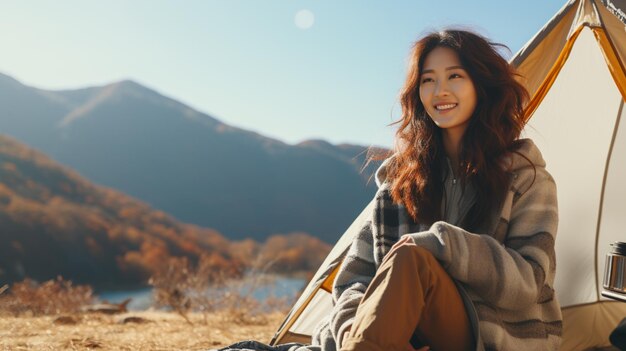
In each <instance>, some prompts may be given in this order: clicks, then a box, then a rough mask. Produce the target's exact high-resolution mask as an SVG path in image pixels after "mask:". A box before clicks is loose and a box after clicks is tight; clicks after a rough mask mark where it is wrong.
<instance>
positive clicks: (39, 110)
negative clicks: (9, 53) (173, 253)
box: [0, 75, 378, 243]
mask: <svg viewBox="0 0 626 351" xmlns="http://www.w3.org/2000/svg"><path fill="white" fill-rule="evenodd" d="M242 103H245V99H243V98H242ZM0 106H2V109H1V110H0V111H2V112H1V113H2V116H0V130H2V131H3V132H4V133H7V134H9V135H12V136H14V137H16V138H18V139H19V140H21V141H23V142H25V143H27V144H29V145H31V146H33V147H35V148H37V149H39V150H41V151H43V152H44V153H45V154H47V155H49V156H50V157H51V158H53V159H55V160H57V161H59V162H60V163H62V164H64V165H66V166H69V167H71V168H72V169H74V170H76V171H77V172H79V173H80V174H81V175H83V176H85V177H87V178H88V179H90V180H92V181H94V182H96V183H98V184H102V185H104V186H107V187H111V188H115V189H117V190H119V191H122V192H124V193H126V194H128V195H130V196H133V197H136V198H138V199H141V200H142V201H145V202H146V203H148V204H150V205H151V206H152V207H154V208H157V209H159V210H162V211H165V212H167V213H168V214H171V215H173V216H174V217H176V218H177V219H179V220H181V221H184V222H189V223H194V224H196V225H199V226H203V227H211V228H215V229H216V230H218V231H219V232H221V233H224V234H225V235H226V236H227V237H229V238H231V239H243V238H247V237H252V238H255V239H258V240H264V239H266V238H267V237H269V236H270V235H272V234H276V233H290V232H307V233H310V234H313V235H315V236H318V237H320V238H321V239H323V240H324V241H326V242H328V243H334V242H335V241H336V240H337V239H338V237H339V236H340V235H341V233H343V231H344V230H345V229H346V228H347V226H348V225H349V224H350V223H351V221H352V220H353V219H354V217H355V216H356V215H357V214H358V213H359V212H360V210H361V209H362V208H363V207H364V206H365V205H366V204H367V202H368V201H369V200H370V199H371V198H372V196H373V194H374V192H375V185H374V182H373V181H368V179H369V178H370V176H371V174H372V172H373V170H374V169H375V168H376V167H377V165H378V163H376V162H374V163H372V164H370V165H369V166H368V167H366V168H365V169H364V171H363V172H361V168H362V167H363V165H364V160H365V153H366V150H367V148H366V147H363V146H357V145H346V144H344V145H332V144H329V143H327V142H325V141H321V140H311V141H305V142H302V143H299V144H297V145H289V144H286V143H283V142H281V141H278V140H275V139H271V138H267V137H264V136H262V135H260V134H257V133H254V132H250V131H246V130H243V129H240V128H236V127H232V126H229V125H227V124H225V123H223V122H221V121H219V120H217V119H215V118H213V117H211V116H209V115H207V114H204V113H201V112H198V111H196V110H194V109H192V108H190V107H188V106H186V105H184V104H182V103H180V102H177V101H176V100H173V99H170V98H168V97H165V96H163V95H161V94H159V93H157V92H155V91H153V90H151V89H148V88H146V87H144V86H142V85H140V84H138V83H136V82H133V81H122V82H117V83H114V84H109V85H106V86H102V87H91V88H85V89H78V90H64V91H46V90H41V89H36V88H32V87H28V86H25V85H23V84H21V83H20V82H18V81H16V80H15V79H13V78H11V77H9V76H6V75H0ZM265 118H271V116H265Z"/></svg>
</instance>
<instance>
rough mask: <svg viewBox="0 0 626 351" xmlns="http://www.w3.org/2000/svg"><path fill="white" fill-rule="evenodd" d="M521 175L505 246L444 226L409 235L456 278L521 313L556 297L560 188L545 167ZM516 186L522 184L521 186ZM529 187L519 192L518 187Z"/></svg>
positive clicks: (487, 237) (493, 302) (485, 297)
mask: <svg viewBox="0 0 626 351" xmlns="http://www.w3.org/2000/svg"><path fill="white" fill-rule="evenodd" d="M534 173H535V172H534V171H533V170H532V169H531V170H530V171H529V172H528V171H527V172H524V173H522V174H520V176H519V178H521V179H518V181H517V182H514V183H513V184H514V187H513V188H512V189H513V191H512V192H510V193H509V196H510V197H511V201H509V202H508V204H509V205H507V201H505V207H507V206H509V207H508V208H503V210H502V214H504V216H503V219H501V220H505V221H506V220H507V218H506V217H507V216H506V214H507V212H508V211H509V210H510V217H508V231H507V233H506V237H505V240H504V243H503V244H501V243H499V242H498V241H497V240H495V239H494V238H493V237H492V236H491V235H484V234H483V235H481V234H474V233H470V232H467V231H465V230H463V229H461V228H459V227H456V226H453V225H451V224H448V223H446V222H436V223H434V224H433V225H432V226H431V227H430V229H429V230H428V231H424V232H418V233H409V234H406V235H409V236H410V237H411V238H412V239H413V241H414V242H415V243H416V244H417V245H419V246H422V247H424V248H426V249H428V250H429V251H430V252H431V253H432V254H433V255H434V256H435V257H436V258H437V259H438V260H439V261H440V262H441V263H442V265H443V267H444V268H445V269H446V271H447V272H448V273H449V274H450V275H451V276H452V277H453V278H454V279H456V280H458V281H460V282H462V283H464V284H465V285H467V286H468V287H469V288H470V289H471V290H473V291H474V292H476V293H477V294H478V295H480V296H481V297H482V299H483V300H484V301H485V302H487V303H489V304H491V305H493V306H495V307H499V308H504V309H509V310H517V309H520V308H525V307H527V306H528V305H530V304H535V303H541V302H543V301H547V300H550V299H552V297H553V295H554V290H553V289H552V283H553V279H554V272H555V254H554V242H555V235H556V230H557V223H558V210H557V196H556V185H555V183H554V180H553V179H552V177H551V176H550V174H549V173H548V172H547V171H545V169H544V168H539V167H537V169H536V177H535V174H534ZM515 184H518V185H517V187H516V186H515ZM520 188H521V189H527V190H525V191H523V192H521V193H520V191H519V190H518V189H520Z"/></svg>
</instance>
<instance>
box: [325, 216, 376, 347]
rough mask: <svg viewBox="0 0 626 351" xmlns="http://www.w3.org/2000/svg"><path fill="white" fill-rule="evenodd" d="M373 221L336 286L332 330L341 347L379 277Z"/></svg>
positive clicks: (364, 229) (345, 263)
mask: <svg viewBox="0 0 626 351" xmlns="http://www.w3.org/2000/svg"><path fill="white" fill-rule="evenodd" d="M371 225H372V224H371V217H370V218H368V219H367V220H366V222H365V224H364V225H363V227H362V228H361V230H360V231H359V232H358V233H357V235H356V237H355V238H354V239H353V241H352V244H351V246H350V248H349V249H348V252H347V254H346V257H345V258H344V261H343V263H342V264H341V267H340V269H339V271H338V272H337V277H336V278H335V282H334V284H333V302H334V306H333V310H332V312H331V318H330V329H331V333H332V334H333V337H334V339H335V341H336V346H337V350H339V348H340V346H341V342H342V339H343V334H344V332H345V331H346V330H348V328H350V327H351V326H352V322H353V320H354V316H355V314H356V310H357V307H358V305H359V303H360V302H361V298H362V297H363V295H364V294H365V290H366V289H367V287H368V286H369V284H370V282H371V281H372V279H373V277H374V275H375V274H376V267H375V264H374V251H373V250H374V249H373V246H372V242H373V238H372V230H371Z"/></svg>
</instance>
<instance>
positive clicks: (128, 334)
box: [0, 311, 285, 351]
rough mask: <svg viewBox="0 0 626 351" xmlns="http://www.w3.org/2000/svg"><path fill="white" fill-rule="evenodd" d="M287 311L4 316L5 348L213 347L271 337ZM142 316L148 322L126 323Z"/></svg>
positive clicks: (1, 338)
mask: <svg viewBox="0 0 626 351" xmlns="http://www.w3.org/2000/svg"><path fill="white" fill-rule="evenodd" d="M284 316H285V314H284V313H281V312H275V313H272V314H268V315H262V316H260V317H256V318H253V319H248V320H246V321H236V318H235V317H233V315H232V314H228V313H215V314H211V315H208V317H207V320H206V321H205V320H204V319H203V316H202V315H200V314H191V315H189V317H190V320H191V321H192V322H193V325H192V324H189V323H188V322H187V321H185V319H183V318H182V317H181V316H179V315H177V314H175V313H170V312H160V311H141V312H129V313H125V314H118V315H103V314H94V313H90V314H76V315H66V316H64V317H65V318H64V319H66V321H65V324H63V323H62V322H63V319H61V320H57V318H59V316H41V317H11V316H0V350H97V351H100V350H208V349H216V348H220V347H223V346H226V345H229V344H232V343H233V342H236V341H239V340H249V339H254V340H259V341H262V342H266V343H267V342H269V340H270V339H271V337H272V336H273V335H274V332H275V331H276V329H277V328H278V326H279V325H280V323H281V322H282V320H283V318H284ZM127 317H140V318H142V319H144V320H145V321H144V322H143V323H141V322H140V323H137V322H128V323H122V321H123V320H124V319H125V318H127Z"/></svg>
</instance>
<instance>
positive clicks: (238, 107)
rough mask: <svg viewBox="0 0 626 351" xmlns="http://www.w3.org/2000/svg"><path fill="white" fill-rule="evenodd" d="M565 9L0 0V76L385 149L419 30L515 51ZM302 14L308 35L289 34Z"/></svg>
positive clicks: (305, 1) (256, 0) (296, 1)
mask: <svg viewBox="0 0 626 351" xmlns="http://www.w3.org/2000/svg"><path fill="white" fill-rule="evenodd" d="M564 4H565V1H554V0H527V1H484V0H474V1H443V0H442V1H434V2H433V1H430V2H427V1H417V0H416V1H391V0H389V1H373V0H334V1H333V0H293V1H288V0H220V1H218V0H205V1H200V0H186V1H174V0H171V1H158V0H157V1H155V0H149V1H148V0H133V1H121V0H107V1H99V2H97V1H84V0H64V1H60V2H55V1H43V0H40V1H30V0H24V1H5V0H0V48H1V52H2V55H1V56H0V57H1V58H0V72H2V73H4V74H8V75H10V76H13V77H14V78H16V79H18V80H20V81H22V82H23V83H25V84H27V85H31V86H35V87H38V88H44V89H74V88H81V87H87V86H93V85H102V84H107V83H111V82H114V81H118V80H122V79H133V80H135V81H137V82H139V83H141V84H144V85H146V86H148V87H150V88H152V89H155V90H157V91H158V92H160V93H162V94H164V95H167V96H170V97H172V98H175V99H177V100H180V101H182V102H184V103H186V104H188V105H190V106H192V107H194V108H196V109H198V110H200V111H202V112H206V113H208V114H210V115H212V116H213V117H216V118H218V119H220V120H222V121H224V122H225V123H228V124H231V125H235V126H238V127H242V128H245V129H249V130H254V131H256V132H259V133H261V134H263V135H266V136H270V137H273V138H277V139H280V140H283V141H285V142H288V143H297V142H299V141H302V140H305V139H325V140H328V141H330V142H333V143H342V142H348V143H358V144H362V145H382V146H391V145H392V142H393V131H394V130H393V127H388V126H387V125H388V124H389V123H391V122H392V121H394V120H396V119H397V118H398V117H399V113H400V108H399V105H398V103H397V95H398V91H399V89H400V87H401V85H402V82H403V78H404V72H405V70H406V59H407V55H408V53H409V50H410V48H411V45H412V43H413V41H415V39H417V38H418V37H419V36H420V34H423V33H424V32H425V31H427V30H430V29H439V28H442V27H444V26H450V25H460V26H463V27H465V28H471V29H475V30H477V31H478V32H480V33H482V34H484V35H487V36H489V37H490V38H491V39H493V40H495V41H498V42H501V43H504V44H506V45H507V46H509V47H510V49H511V51H512V52H513V53H515V52H517V51H518V50H519V49H520V48H521V47H522V46H523V45H524V44H525V43H526V42H527V41H528V40H529V39H530V38H531V37H532V36H534V35H535V33H536V32H537V31H538V30H539V29H540V28H541V27H542V26H543V25H544V24H545V23H546V22H547V21H548V20H549V19H550V18H551V17H552V16H553V15H554V14H555V13H556V12H557V11H558V10H559V9H560V8H561V7H562V6H563V5H564ZM302 10H308V11H309V12H310V14H312V15H313V23H312V25H311V26H310V27H308V28H300V27H298V26H297V25H296V21H295V18H296V14H297V13H298V12H299V11H302ZM309 24H310V23H309Z"/></svg>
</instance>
